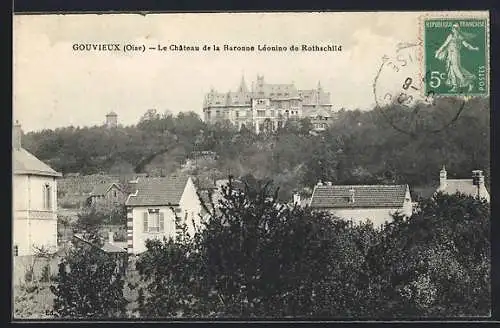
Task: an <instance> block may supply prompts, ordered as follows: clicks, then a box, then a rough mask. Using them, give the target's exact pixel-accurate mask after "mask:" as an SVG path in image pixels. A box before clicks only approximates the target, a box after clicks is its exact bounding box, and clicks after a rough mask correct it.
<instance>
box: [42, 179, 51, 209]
mask: <svg viewBox="0 0 500 328" xmlns="http://www.w3.org/2000/svg"><path fill="white" fill-rule="evenodd" d="M43 208H44V209H46V210H50V209H51V208H52V188H51V187H50V185H49V184H48V183H47V184H45V185H44V186H43Z"/></svg>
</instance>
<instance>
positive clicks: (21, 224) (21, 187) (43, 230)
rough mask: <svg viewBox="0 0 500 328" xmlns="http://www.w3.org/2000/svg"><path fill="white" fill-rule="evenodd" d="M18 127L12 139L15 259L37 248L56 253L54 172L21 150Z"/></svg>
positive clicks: (19, 127) (55, 188)
mask: <svg viewBox="0 0 500 328" xmlns="http://www.w3.org/2000/svg"><path fill="white" fill-rule="evenodd" d="M21 135H22V132H21V126H20V125H19V124H17V123H16V125H15V126H14V135H13V147H12V158H13V181H12V188H13V193H12V195H13V208H14V215H13V216H14V218H13V221H14V224H13V248H14V255H15V256H25V255H33V254H34V253H35V252H36V250H37V248H41V247H43V248H45V249H47V250H50V251H56V250H57V178H58V177H60V176H62V175H61V173H58V172H56V171H54V170H53V169H52V168H50V167H49V166H48V165H46V164H45V163H43V162H41V161H40V160H39V159H37V158H36V157H35V156H34V155H33V154H31V153H30V152H28V151H27V150H25V149H24V148H22V147H21Z"/></svg>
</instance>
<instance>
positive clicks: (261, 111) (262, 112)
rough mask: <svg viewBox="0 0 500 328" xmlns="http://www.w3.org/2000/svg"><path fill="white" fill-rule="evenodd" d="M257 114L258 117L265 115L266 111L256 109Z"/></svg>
mask: <svg viewBox="0 0 500 328" xmlns="http://www.w3.org/2000/svg"><path fill="white" fill-rule="evenodd" d="M257 116H258V117H264V116H266V111H265V110H258V111H257Z"/></svg>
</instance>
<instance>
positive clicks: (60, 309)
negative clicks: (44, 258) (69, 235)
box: [50, 245, 127, 319]
mask: <svg viewBox="0 0 500 328" xmlns="http://www.w3.org/2000/svg"><path fill="white" fill-rule="evenodd" d="M124 273H125V272H124V270H122V269H121V268H120V267H119V264H118V262H117V261H116V260H114V259H113V258H112V257H110V255H109V254H107V253H104V252H102V251H100V250H99V249H96V248H93V247H84V246H82V245H80V246H76V247H75V248H73V249H71V250H70V252H69V253H68V254H67V255H66V257H64V258H63V259H62V260H61V262H60V264H59V274H58V276H57V278H56V279H55V283H54V285H52V286H51V287H50V289H51V292H52V293H53V294H54V295H55V298H54V306H53V311H52V315H54V316H56V317H62V318H70V319H106V318H116V317H124V316H125V307H126V305H127V300H126V299H125V297H124V296H123V287H124Z"/></svg>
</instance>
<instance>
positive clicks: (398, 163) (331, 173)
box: [24, 98, 490, 199]
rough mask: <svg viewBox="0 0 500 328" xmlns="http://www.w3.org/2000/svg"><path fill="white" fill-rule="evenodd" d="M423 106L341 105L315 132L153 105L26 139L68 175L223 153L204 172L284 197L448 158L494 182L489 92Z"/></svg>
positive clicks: (420, 171)
mask: <svg viewBox="0 0 500 328" xmlns="http://www.w3.org/2000/svg"><path fill="white" fill-rule="evenodd" d="M458 112H459V113H460V115H459V117H458V119H456V120H454V121H452V118H453V117H454V115H455V113H458ZM420 113H422V114H421V117H420V118H419V119H417V118H414V117H413V116H411V115H413V114H410V113H406V112H405V111H404V110H402V109H400V108H385V109H379V108H376V109H374V110H372V111H367V112H361V111H340V112H338V113H337V115H338V117H337V118H336V120H335V122H334V123H333V125H332V126H331V127H330V129H328V130H327V131H325V132H324V133H320V134H318V135H311V134H309V128H310V122H308V120H307V119H304V120H302V121H300V122H290V123H289V124H287V125H285V127H284V128H283V129H281V130H280V131H278V132H276V133H272V134H267V133H262V134H260V135H256V134H255V133H253V132H252V131H251V130H250V129H247V128H243V129H242V130H241V131H236V130H235V129H234V128H233V127H232V126H231V125H230V124H228V123H227V122H221V123H219V124H216V125H206V124H205V123H203V122H202V121H201V119H200V118H199V117H198V115H197V114H195V113H192V112H191V113H187V114H186V113H180V114H178V115H177V116H175V117H174V116H173V115H172V114H169V113H168V112H167V113H165V114H159V113H157V112H156V111H154V110H149V111H147V112H146V113H145V115H144V116H143V117H142V118H141V120H140V122H139V123H138V124H137V125H135V126H129V127H118V128H116V129H107V128H105V127H90V128H74V127H69V128H61V129H56V130H55V131H52V130H43V131H39V132H32V133H28V134H27V135H26V136H25V138H24V145H25V147H26V148H27V149H28V150H30V151H31V152H33V153H34V154H35V155H36V156H37V157H39V158H40V159H42V160H43V161H45V162H46V163H48V164H50V165H51V166H52V167H54V168H55V169H57V170H60V171H62V172H63V173H69V172H80V173H82V174H89V173H96V172H100V171H104V172H108V173H113V174H115V173H123V172H126V173H129V172H131V171H134V170H135V171H137V172H142V171H148V170H150V171H151V167H150V166H151V165H150V164H152V163H155V158H162V160H161V161H157V163H156V164H155V165H157V166H159V167H161V169H162V170H163V171H162V173H164V174H169V173H172V172H173V171H175V170H177V169H178V168H179V167H180V165H181V164H182V163H183V162H184V161H185V160H186V158H187V157H189V155H190V154H191V152H192V151H193V150H208V151H215V152H217V154H218V161H217V163H215V164H213V165H212V167H201V168H200V169H199V171H198V172H197V173H203V172H202V171H203V170H205V171H208V170H213V171H215V174H217V175H219V176H221V177H225V176H227V174H228V173H230V174H232V175H235V176H243V175H246V174H249V173H251V174H253V175H254V176H255V177H257V178H259V179H264V178H272V179H273V180H274V181H275V182H276V183H277V184H279V185H280V186H281V194H280V195H279V196H280V198H281V199H289V198H290V193H291V191H292V190H294V189H298V190H300V189H302V188H303V187H311V186H312V185H314V184H315V183H316V182H317V181H318V180H319V179H322V180H326V181H332V182H334V183H339V184H345V183H379V182H382V183H384V182H386V183H393V182H394V183H408V184H410V185H411V186H414V187H417V186H426V185H428V184H430V183H432V182H435V181H436V180H437V179H438V176H439V170H440V168H441V166H442V165H446V167H447V169H448V172H449V175H450V177H453V176H456V177H460V178H465V177H470V175H471V171H472V170H474V169H482V170H484V171H485V175H486V182H487V184H488V183H489V161H490V159H489V144H490V142H489V137H490V135H489V130H490V123H489V104H488V101H487V99H483V98H474V99H471V100H469V101H468V102H466V103H459V102H457V100H456V99H453V98H451V99H441V100H439V101H438V103H437V104H436V107H435V108H434V109H433V112H432V113H429V112H428V111H427V112H426V111H425V109H422V110H421V111H420ZM421 127H423V128H421ZM401 130H402V131H401ZM163 154H167V155H168V156H163V157H162V155H163Z"/></svg>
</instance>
